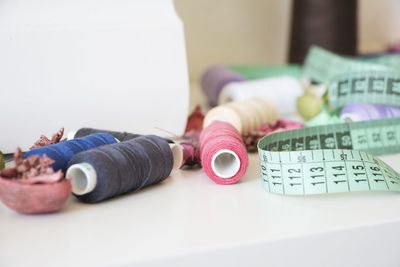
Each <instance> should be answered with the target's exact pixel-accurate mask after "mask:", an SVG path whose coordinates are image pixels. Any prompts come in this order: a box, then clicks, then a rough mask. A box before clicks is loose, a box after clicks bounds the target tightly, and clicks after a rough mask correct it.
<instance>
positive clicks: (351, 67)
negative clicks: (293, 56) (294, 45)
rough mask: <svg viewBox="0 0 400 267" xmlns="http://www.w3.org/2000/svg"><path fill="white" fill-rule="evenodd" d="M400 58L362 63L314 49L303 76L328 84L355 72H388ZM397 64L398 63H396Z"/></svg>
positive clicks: (308, 58)
mask: <svg viewBox="0 0 400 267" xmlns="http://www.w3.org/2000/svg"><path fill="white" fill-rule="evenodd" d="M397 59H398V60H399V61H400V58H397V57H396V58H395V59H394V57H387V58H386V59H381V60H379V59H378V58H376V59H375V60H372V59H371V60H370V61H366V60H365V61H360V60H355V59H351V58H345V57H341V56H338V55H336V54H334V53H332V52H329V51H327V50H325V49H323V48H320V47H316V46H314V47H312V48H311V49H310V51H309V52H308V54H307V57H306V59H305V62H304V66H303V75H304V76H306V77H309V78H311V79H313V80H314V81H316V82H319V83H324V84H327V83H328V82H330V81H331V80H332V79H333V78H334V77H336V76H337V75H340V74H343V73H346V72H354V71H357V72H358V71H373V70H383V71H388V70H390V69H392V68H393V67H394V66H395V63H394V61H396V60H397ZM396 63H397V61H396ZM399 64H400V63H399Z"/></svg>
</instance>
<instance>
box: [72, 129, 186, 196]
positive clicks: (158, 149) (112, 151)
mask: <svg viewBox="0 0 400 267" xmlns="http://www.w3.org/2000/svg"><path fill="white" fill-rule="evenodd" d="M182 153H183V152H182V149H181V146H180V145H175V144H172V145H171V144H169V143H168V142H167V141H165V140H164V139H163V138H161V137H158V136H154V135H147V136H141V137H138V138H135V139H132V140H128V141H125V142H121V143H117V144H112V145H107V146H102V147H99V148H96V149H92V150H89V151H84V152H81V153H79V154H77V155H75V156H74V157H73V158H72V159H71V161H70V162H69V164H68V170H67V174H66V177H67V178H68V179H71V182H72V192H73V193H74V195H75V196H76V197H77V198H78V199H79V200H80V201H82V202H86V203H97V202H100V201H103V200H105V199H109V198H112V197H115V196H119V195H123V194H125V193H128V192H135V191H138V190H140V189H141V188H143V187H146V186H149V185H152V184H157V183H159V182H161V181H163V180H165V179H166V178H167V177H168V176H169V175H170V173H171V171H172V170H173V169H176V166H178V165H180V162H181V161H182ZM178 168H179V167H178Z"/></svg>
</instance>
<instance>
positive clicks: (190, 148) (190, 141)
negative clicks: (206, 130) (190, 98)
mask: <svg viewBox="0 0 400 267" xmlns="http://www.w3.org/2000/svg"><path fill="white" fill-rule="evenodd" d="M203 121H204V114H203V112H202V111H201V108H200V106H196V108H195V109H194V111H193V112H192V113H191V114H190V115H189V117H188V120H187V124H186V129H185V133H184V134H183V136H181V137H180V138H179V141H180V142H179V143H180V144H181V145H182V147H183V162H184V163H183V165H184V166H189V167H191V166H196V165H198V166H199V165H200V163H201V161H200V144H199V137H200V133H201V130H202V129H203Z"/></svg>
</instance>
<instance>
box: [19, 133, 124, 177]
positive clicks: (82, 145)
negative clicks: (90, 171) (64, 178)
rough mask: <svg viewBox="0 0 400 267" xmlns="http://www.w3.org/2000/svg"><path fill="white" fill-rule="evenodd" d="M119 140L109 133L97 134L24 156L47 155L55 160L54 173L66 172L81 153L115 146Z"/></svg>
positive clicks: (34, 150) (33, 150)
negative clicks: (69, 163) (71, 161)
mask: <svg viewBox="0 0 400 267" xmlns="http://www.w3.org/2000/svg"><path fill="white" fill-rule="evenodd" d="M116 142H117V140H116V139H115V138H114V137H113V136H112V135H111V134H108V133H97V134H92V135H88V136H85V137H82V138H77V139H73V140H68V141H63V142H60V143H58V144H54V145H49V146H45V147H41V148H36V149H32V150H30V151H27V152H26V153H25V154H24V158H27V157H29V156H32V155H40V156H43V155H46V156H48V157H49V158H51V159H53V160H54V163H53V164H52V167H53V169H54V171H58V170H62V171H63V172H65V171H66V169H67V165H68V162H69V161H70V160H71V158H72V157H73V156H74V155H75V154H78V153H79V152H82V151H85V150H89V149H93V148H95V147H99V146H103V145H108V144H114V143H116Z"/></svg>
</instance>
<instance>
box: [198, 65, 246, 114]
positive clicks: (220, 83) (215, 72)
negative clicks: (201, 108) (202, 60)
mask: <svg viewBox="0 0 400 267" xmlns="http://www.w3.org/2000/svg"><path fill="white" fill-rule="evenodd" d="M245 80H246V79H245V78H244V77H243V76H242V75H240V74H238V73H236V72H234V71H232V70H230V69H229V68H227V67H226V66H222V65H216V66H211V67H209V68H208V69H206V70H205V72H204V73H203V75H202V77H201V80H200V84H201V87H202V89H203V92H204V94H205V95H206V97H207V99H208V103H209V105H210V106H212V107H214V106H216V105H217V104H218V97H219V94H220V92H221V90H222V88H223V87H224V86H225V85H227V84H229V83H233V82H242V81H245Z"/></svg>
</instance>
